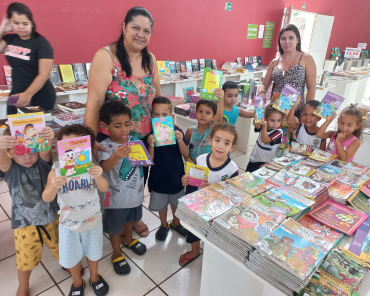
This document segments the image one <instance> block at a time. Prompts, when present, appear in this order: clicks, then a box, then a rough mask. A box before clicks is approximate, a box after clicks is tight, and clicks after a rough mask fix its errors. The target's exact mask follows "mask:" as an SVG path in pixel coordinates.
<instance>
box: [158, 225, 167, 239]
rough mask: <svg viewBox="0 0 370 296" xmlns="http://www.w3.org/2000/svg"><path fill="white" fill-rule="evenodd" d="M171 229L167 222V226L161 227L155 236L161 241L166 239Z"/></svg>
mask: <svg viewBox="0 0 370 296" xmlns="http://www.w3.org/2000/svg"><path fill="white" fill-rule="evenodd" d="M168 231H169V225H168V224H167V227H162V226H161V227H159V229H158V230H157V232H156V233H155V238H156V239H157V240H159V241H161V242H162V241H164V240H165V239H166V237H167V235H168Z"/></svg>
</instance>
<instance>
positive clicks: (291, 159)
mask: <svg viewBox="0 0 370 296" xmlns="http://www.w3.org/2000/svg"><path fill="white" fill-rule="evenodd" d="M305 158H306V156H303V155H299V154H295V153H288V154H286V155H284V156H282V157H279V158H277V157H275V158H274V159H273V160H272V161H273V162H275V163H277V164H279V165H281V166H283V167H287V166H290V165H293V164H294V163H295V162H296V161H298V160H302V159H305Z"/></svg>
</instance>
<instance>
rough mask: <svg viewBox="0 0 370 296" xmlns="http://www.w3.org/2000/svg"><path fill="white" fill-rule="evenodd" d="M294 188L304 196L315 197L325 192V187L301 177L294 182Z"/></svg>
mask: <svg viewBox="0 0 370 296" xmlns="http://www.w3.org/2000/svg"><path fill="white" fill-rule="evenodd" d="M311 176H312V175H311ZM311 176H310V177H311ZM292 187H293V189H295V190H298V191H299V192H301V193H302V194H303V195H304V196H315V195H317V194H319V193H320V192H321V191H322V190H323V188H324V185H322V184H320V183H318V182H316V181H315V180H312V179H310V178H309V177H303V176H300V177H298V178H297V180H296V181H295V182H294V184H293V186H292Z"/></svg>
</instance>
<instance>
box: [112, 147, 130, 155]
mask: <svg viewBox="0 0 370 296" xmlns="http://www.w3.org/2000/svg"><path fill="white" fill-rule="evenodd" d="M130 153H131V147H128V146H126V145H121V146H118V147H116V149H114V152H113V155H115V156H116V157H117V158H126V157H127V156H128V155H129V154H130Z"/></svg>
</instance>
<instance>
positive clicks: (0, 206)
mask: <svg viewBox="0 0 370 296" xmlns="http://www.w3.org/2000/svg"><path fill="white" fill-rule="evenodd" d="M0 208H2V209H3V211H4V213H5V215H6V216H7V217H8V219H9V220H10V216H9V215H8V213H7V212H6V211H5V209H4V207H3V206H2V205H0Z"/></svg>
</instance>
